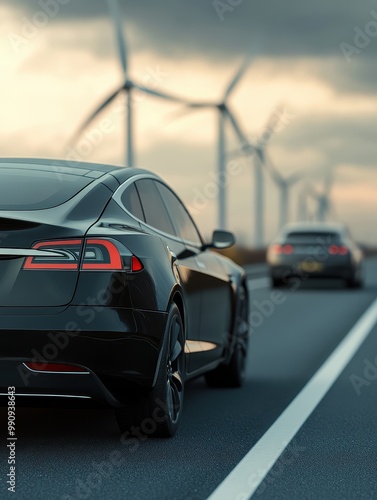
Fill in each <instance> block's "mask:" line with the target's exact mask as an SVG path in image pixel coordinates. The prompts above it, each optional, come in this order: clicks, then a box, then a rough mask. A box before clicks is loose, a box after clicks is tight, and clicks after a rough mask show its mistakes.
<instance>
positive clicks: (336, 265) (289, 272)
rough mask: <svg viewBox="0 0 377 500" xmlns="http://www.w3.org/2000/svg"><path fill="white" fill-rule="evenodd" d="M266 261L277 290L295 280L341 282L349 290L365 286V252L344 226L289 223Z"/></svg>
mask: <svg viewBox="0 0 377 500" xmlns="http://www.w3.org/2000/svg"><path fill="white" fill-rule="evenodd" d="M267 262H268V265H269V268H270V275H271V279H272V285H273V286H275V287H277V286H281V285H284V284H288V283H289V281H290V279H291V278H292V277H299V278H302V279H308V278H328V279H341V280H343V281H345V283H346V284H347V286H348V287H350V288H359V287H361V286H362V284H363V253H362V251H361V250H360V248H359V247H358V245H357V244H356V243H355V242H354V241H353V239H352V238H351V235H350V233H349V231H348V229H347V227H346V226H344V225H341V224H330V223H306V224H304V223H296V224H288V225H287V226H285V227H284V228H283V229H282V231H281V232H280V234H279V235H278V237H277V238H276V239H275V241H273V243H272V244H271V245H270V246H269V248H268V252H267Z"/></svg>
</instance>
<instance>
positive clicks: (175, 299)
mask: <svg viewBox="0 0 377 500" xmlns="http://www.w3.org/2000/svg"><path fill="white" fill-rule="evenodd" d="M172 303H174V304H175V305H176V306H177V307H178V310H179V312H180V315H181V319H182V323H183V328H184V332H185V333H186V313H185V306H184V302H183V297H182V294H181V292H180V291H179V290H175V291H174V292H173V293H172V296H171V298H170V300H169V305H168V310H169V308H170V306H171V304H172Z"/></svg>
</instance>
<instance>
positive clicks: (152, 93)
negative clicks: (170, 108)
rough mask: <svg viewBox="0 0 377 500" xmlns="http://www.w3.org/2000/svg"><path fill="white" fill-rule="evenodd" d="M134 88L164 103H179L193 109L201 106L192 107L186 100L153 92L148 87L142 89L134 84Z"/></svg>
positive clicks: (156, 91) (164, 93) (157, 91)
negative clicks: (163, 100)
mask: <svg viewBox="0 0 377 500" xmlns="http://www.w3.org/2000/svg"><path fill="white" fill-rule="evenodd" d="M134 87H136V88H137V89H139V90H140V91H141V92H144V93H145V94H149V95H151V96H153V97H158V98H160V99H165V100H166V101H172V102H179V103H182V104H186V105H187V106H190V107H194V106H197V107H199V106H201V105H200V104H198V105H194V104H192V103H190V101H188V100H187V99H184V98H183V97H179V96H176V95H174V94H167V93H166V92H160V91H159V90H154V89H151V88H149V87H144V86H143V85H138V84H136V83H135V84H134Z"/></svg>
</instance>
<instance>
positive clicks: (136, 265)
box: [131, 255, 144, 273]
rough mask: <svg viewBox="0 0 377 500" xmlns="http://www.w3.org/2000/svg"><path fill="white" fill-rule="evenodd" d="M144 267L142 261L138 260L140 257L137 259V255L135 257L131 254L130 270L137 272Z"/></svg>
mask: <svg viewBox="0 0 377 500" xmlns="http://www.w3.org/2000/svg"><path fill="white" fill-rule="evenodd" d="M143 269H144V266H143V264H142V262H141V261H140V259H138V258H137V257H135V255H133V256H132V257H131V271H132V272H133V273H137V272H139V271H142V270H143Z"/></svg>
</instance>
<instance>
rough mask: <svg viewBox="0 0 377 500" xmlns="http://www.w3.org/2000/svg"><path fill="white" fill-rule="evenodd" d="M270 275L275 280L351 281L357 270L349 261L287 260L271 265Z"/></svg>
mask: <svg viewBox="0 0 377 500" xmlns="http://www.w3.org/2000/svg"><path fill="white" fill-rule="evenodd" d="M269 268H270V275H271V277H272V278H275V279H283V280H284V278H287V279H289V277H290V276H298V277H302V278H304V279H308V278H328V279H332V278H334V279H335V278H336V279H338V278H339V279H345V280H348V279H351V278H352V277H353V276H354V274H355V268H354V266H353V264H352V263H351V262H350V260H349V259H329V260H328V261H326V262H318V261H310V260H305V259H297V260H293V259H289V260H288V259H287V261H285V262H277V263H274V264H271V263H270V264H269Z"/></svg>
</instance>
